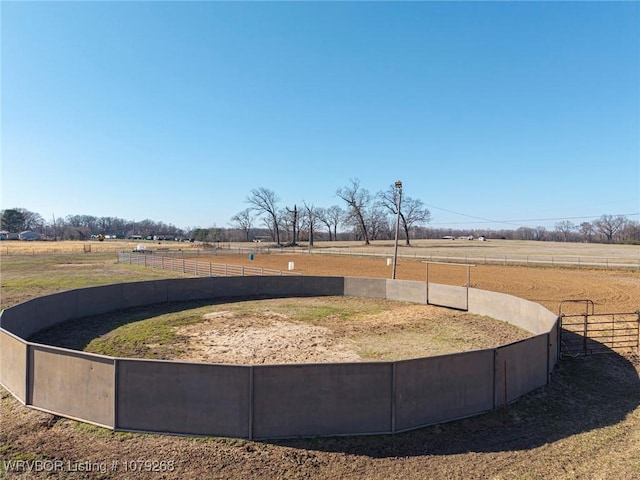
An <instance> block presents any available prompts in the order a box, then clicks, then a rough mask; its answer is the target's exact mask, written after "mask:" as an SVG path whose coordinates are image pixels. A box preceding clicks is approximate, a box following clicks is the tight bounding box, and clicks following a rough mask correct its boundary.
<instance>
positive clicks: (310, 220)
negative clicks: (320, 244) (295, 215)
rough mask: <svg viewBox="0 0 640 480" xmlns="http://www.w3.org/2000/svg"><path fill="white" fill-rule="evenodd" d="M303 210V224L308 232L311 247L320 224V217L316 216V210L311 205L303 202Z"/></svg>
mask: <svg viewBox="0 0 640 480" xmlns="http://www.w3.org/2000/svg"><path fill="white" fill-rule="evenodd" d="M304 210H305V211H304V215H303V216H304V224H305V226H306V227H307V230H308V231H309V247H313V240H314V238H313V237H314V233H315V231H316V228H317V227H318V223H319V222H320V217H319V216H318V209H316V208H315V207H314V206H313V204H308V203H307V202H304Z"/></svg>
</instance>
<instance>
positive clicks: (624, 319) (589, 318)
mask: <svg viewBox="0 0 640 480" xmlns="http://www.w3.org/2000/svg"><path fill="white" fill-rule="evenodd" d="M567 303H574V304H575V303H578V304H580V303H583V304H584V307H585V311H584V313H577V314H565V313H562V307H563V306H565V305H566V304H567ZM558 313H559V317H560V339H561V342H560V353H561V354H562V355H569V356H579V355H592V354H596V353H614V352H615V353H640V311H636V312H625V313H595V307H594V303H593V302H592V301H591V300H563V301H562V302H560V309H559V312H558Z"/></svg>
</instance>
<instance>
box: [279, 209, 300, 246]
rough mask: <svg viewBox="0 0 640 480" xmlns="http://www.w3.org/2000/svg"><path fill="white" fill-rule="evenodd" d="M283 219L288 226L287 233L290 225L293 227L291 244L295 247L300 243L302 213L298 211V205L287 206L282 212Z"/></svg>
mask: <svg viewBox="0 0 640 480" xmlns="http://www.w3.org/2000/svg"><path fill="white" fill-rule="evenodd" d="M282 219H283V221H284V222H285V224H286V226H287V234H288V232H289V227H291V231H292V235H291V237H290V239H289V245H290V246H292V247H295V246H296V245H297V244H298V232H299V231H300V214H299V212H298V206H297V205H294V206H293V208H292V209H291V208H289V207H286V209H285V211H284V212H282Z"/></svg>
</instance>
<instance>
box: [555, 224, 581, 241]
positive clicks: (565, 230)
mask: <svg viewBox="0 0 640 480" xmlns="http://www.w3.org/2000/svg"><path fill="white" fill-rule="evenodd" d="M555 228H556V231H557V232H559V233H560V234H561V235H562V239H563V241H565V242H566V241H568V240H569V235H570V234H571V232H573V231H574V230H575V229H576V226H575V224H574V223H573V222H570V221H569V220H562V221H560V222H557V223H556V224H555Z"/></svg>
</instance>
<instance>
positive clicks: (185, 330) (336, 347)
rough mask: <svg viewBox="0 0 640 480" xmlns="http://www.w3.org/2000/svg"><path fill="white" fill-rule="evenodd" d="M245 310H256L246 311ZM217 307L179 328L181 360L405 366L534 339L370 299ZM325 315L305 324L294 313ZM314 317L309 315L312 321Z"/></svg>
mask: <svg viewBox="0 0 640 480" xmlns="http://www.w3.org/2000/svg"><path fill="white" fill-rule="evenodd" d="M247 305H251V306H252V307H253V308H250V309H247ZM372 305H373V306H375V307H377V308H379V309H382V311H376V312H375V313H360V314H357V315H353V316H351V317H350V318H349V319H348V320H346V319H345V318H344V316H343V315H341V314H339V313H335V312H336V311H338V309H339V308H340V307H342V308H343V309H344V308H347V309H348V310H350V311H354V310H357V307H358V306H360V307H362V306H364V307H365V309H366V308H371V306H372ZM236 306H237V304H236V303H233V304H222V305H216V306H215V309H214V311H211V312H209V313H205V314H204V315H202V319H201V321H200V322H198V323H195V324H190V325H186V326H182V327H178V328H177V332H176V333H177V336H178V338H179V339H180V340H178V342H176V345H175V346H176V351H178V352H181V353H180V354H179V355H177V356H176V358H175V359H180V360H190V361H199V362H211V363H232V364H279V363H321V362H361V361H371V360H400V359H407V358H415V357H424V356H429V355H442V354H446V353H453V352H458V351H465V350H473V349H479V348H485V347H490V346H494V345H498V344H503V343H509V342H514V341H517V340H520V339H522V338H526V337H528V336H530V333H528V332H526V331H524V330H521V329H518V328H516V327H513V326H512V325H509V324H507V323H505V322H500V321H497V320H494V319H490V318H486V317H480V316H477V315H471V314H468V313H465V312H456V311H453V310H450V309H446V308H439V307H434V306H431V305H412V304H405V303H401V302H390V301H384V300H375V299H367V298H350V297H319V298H289V299H270V300H260V301H252V302H248V303H244V304H243V308H242V309H241V310H239V309H236V308H235V307H236ZM309 308H315V309H316V310H317V309H327V310H329V311H331V312H334V313H330V314H328V315H326V316H322V315H321V316H316V317H315V318H313V319H312V321H309V320H302V319H300V318H299V317H300V315H296V312H304V313H307V312H308V309H309ZM307 314H308V313H307Z"/></svg>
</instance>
